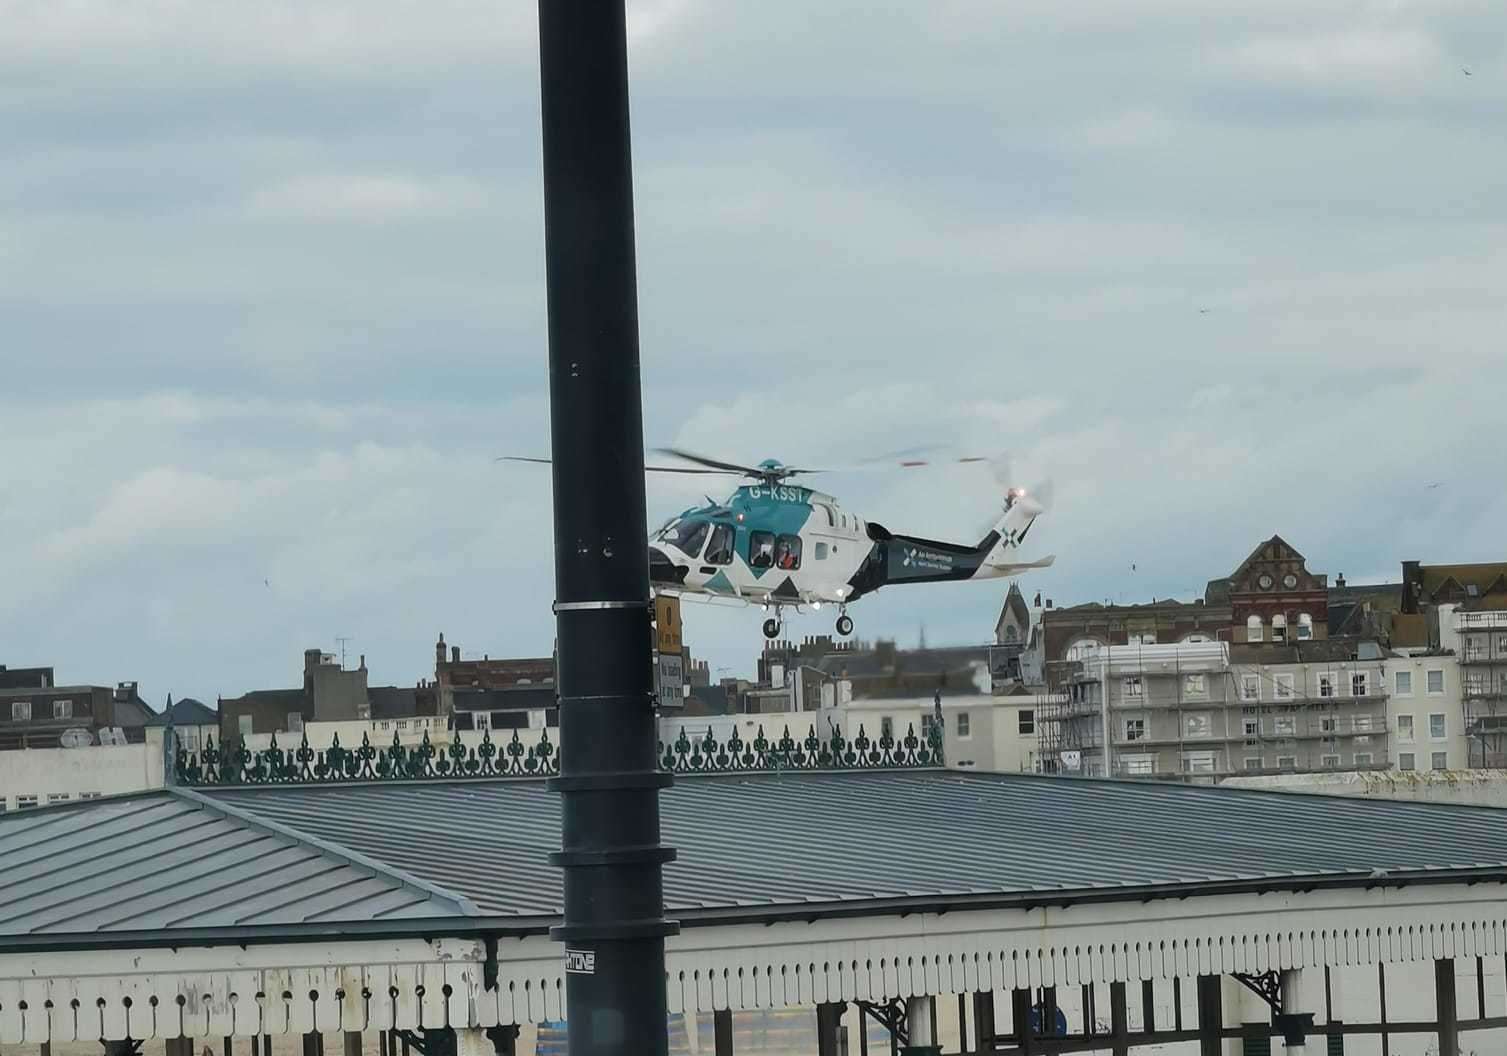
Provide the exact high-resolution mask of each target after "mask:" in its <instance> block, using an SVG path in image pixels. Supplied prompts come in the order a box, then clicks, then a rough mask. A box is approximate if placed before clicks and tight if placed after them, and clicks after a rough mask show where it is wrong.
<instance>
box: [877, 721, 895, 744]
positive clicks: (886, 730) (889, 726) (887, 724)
mask: <svg viewBox="0 0 1507 1056" xmlns="http://www.w3.org/2000/svg"><path fill="white" fill-rule="evenodd" d="M879 736H880V737H881V738H884V739H887V740H891V741H892V740H894V739H895V720H894V719H892V718H890V717H889V716H888V715H886V716H885V717H884V718H882V719H880V720H879Z"/></svg>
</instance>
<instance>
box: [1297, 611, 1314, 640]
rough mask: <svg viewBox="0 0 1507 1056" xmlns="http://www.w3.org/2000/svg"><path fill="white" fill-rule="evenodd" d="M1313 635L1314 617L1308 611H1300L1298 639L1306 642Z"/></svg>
mask: <svg viewBox="0 0 1507 1056" xmlns="http://www.w3.org/2000/svg"><path fill="white" fill-rule="evenodd" d="M1312 637H1313V617H1312V616H1310V615H1309V614H1308V613H1306V612H1300V613H1298V641H1300V642H1306V641H1307V640H1308V639H1310V638H1312Z"/></svg>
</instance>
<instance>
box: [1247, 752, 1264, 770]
mask: <svg viewBox="0 0 1507 1056" xmlns="http://www.w3.org/2000/svg"><path fill="white" fill-rule="evenodd" d="M1245 768H1246V769H1247V770H1260V769H1261V757H1260V756H1259V755H1248V756H1246V758H1245Z"/></svg>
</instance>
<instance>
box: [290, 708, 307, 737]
mask: <svg viewBox="0 0 1507 1056" xmlns="http://www.w3.org/2000/svg"><path fill="white" fill-rule="evenodd" d="M302 729H303V713H302V712H298V711H290V712H288V732H289V733H298V732H300V731H301V730H302Z"/></svg>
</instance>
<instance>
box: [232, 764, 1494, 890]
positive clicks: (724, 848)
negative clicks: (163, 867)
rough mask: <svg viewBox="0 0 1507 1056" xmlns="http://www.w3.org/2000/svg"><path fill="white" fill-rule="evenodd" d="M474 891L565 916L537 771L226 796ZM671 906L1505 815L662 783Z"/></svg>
mask: <svg viewBox="0 0 1507 1056" xmlns="http://www.w3.org/2000/svg"><path fill="white" fill-rule="evenodd" d="M214 795H215V797H216V798H217V799H219V800H222V801H225V802H230V803H234V804H236V805H238V806H240V807H242V808H243V809H245V810H248V811H252V812H255V813H257V814H260V815H262V816H266V817H271V818H275V819H277V820H278V821H280V822H282V823H284V824H285V825H288V826H290V827H291V828H295V829H298V830H300V831H303V832H310V833H317V834H318V835H320V836H323V837H324V838H326V839H329V840H332V841H339V842H341V843H342V844H344V845H345V846H348V847H352V848H355V849H358V850H360V851H361V852H362V853H364V854H367V855H370V856H371V857H373V858H376V859H378V860H381V861H384V862H389V863H391V864H393V865H396V866H398V867H399V868H402V869H404V870H407V871H409V872H412V873H413V874H415V875H417V876H423V877H427V878H429V879H431V880H433V881H434V882H435V883H437V884H443V885H445V886H447V887H449V888H450V889H452V890H455V891H457V892H462V893H464V894H465V895H466V896H467V897H468V898H470V899H472V900H473V901H474V902H475V903H476V904H477V906H478V907H479V908H480V910H481V911H482V912H483V913H486V914H517V915H525V916H534V915H541V914H546V915H553V914H555V913H558V912H559V909H560V874H559V872H558V870H556V869H554V868H553V867H551V866H550V865H548V864H547V862H546V860H545V856H546V854H547V853H548V852H549V851H550V850H552V849H554V848H556V847H558V846H559V833H560V813H559V799H558V797H557V796H556V795H555V794H553V793H551V792H549V791H548V790H547V789H546V788H545V787H544V785H543V784H542V783H540V782H517V781H491V782H474V783H466V782H450V783H443V782H442V783H414V784H404V785H380V784H374V785H350V786H336V787H322V788H321V787H301V788H264V789H254V790H236V791H228V790H227V791H218V792H215V793H214ZM661 810H662V818H663V832H664V839H665V842H667V843H669V844H670V845H671V846H673V847H675V848H676V849H677V851H678V852H679V858H678V860H677V861H676V862H674V863H673V864H671V865H669V866H668V867H667V868H666V871H665V888H666V899H667V901H668V903H669V905H670V908H671V909H672V910H676V911H693V910H698V909H715V908H722V907H733V906H740V907H750V906H777V905H790V904H798V905H815V904H821V903H831V902H842V901H855V900H862V901H869V900H894V899H905V898H912V897H919V898H925V897H931V896H949V895H989V894H1001V893H1027V892H1062V893H1075V892H1076V893H1082V892H1095V891H1106V890H1114V889H1122V888H1155V887H1166V886H1179V885H1197V884H1208V883H1215V882H1236V881H1250V880H1263V879H1279V878H1291V877H1341V876H1345V875H1350V876H1356V877H1370V874H1371V873H1372V872H1373V871H1374V870H1377V869H1384V870H1387V871H1389V873H1394V874H1395V873H1404V872H1411V871H1422V872H1429V871H1436V870H1443V869H1450V868H1456V869H1472V868H1496V869H1503V870H1507V814H1503V813H1501V812H1498V811H1494V810H1491V809H1488V808H1474V807H1454V806H1439V805H1431V804H1408V803H1398V802H1393V801H1386V802H1376V801H1359V800H1355V799H1342V798H1338V797H1335V798H1330V797H1318V796H1295V795H1291V794H1282V793H1267V792H1250V791H1239V790H1235V789H1224V788H1198V787H1187V786H1182V785H1161V784H1150V783H1141V782H1127V781H1094V780H1074V779H1068V778H1054V777H1038V776H1034V775H1023V774H962V773H956V772H949V771H909V772H882V773H790V774H757V775H746V776H719V777H685V778H679V779H677V783H676V784H675V785H674V787H672V788H671V789H669V790H668V791H667V792H666V793H664V795H663V798H662V805H661Z"/></svg>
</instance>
